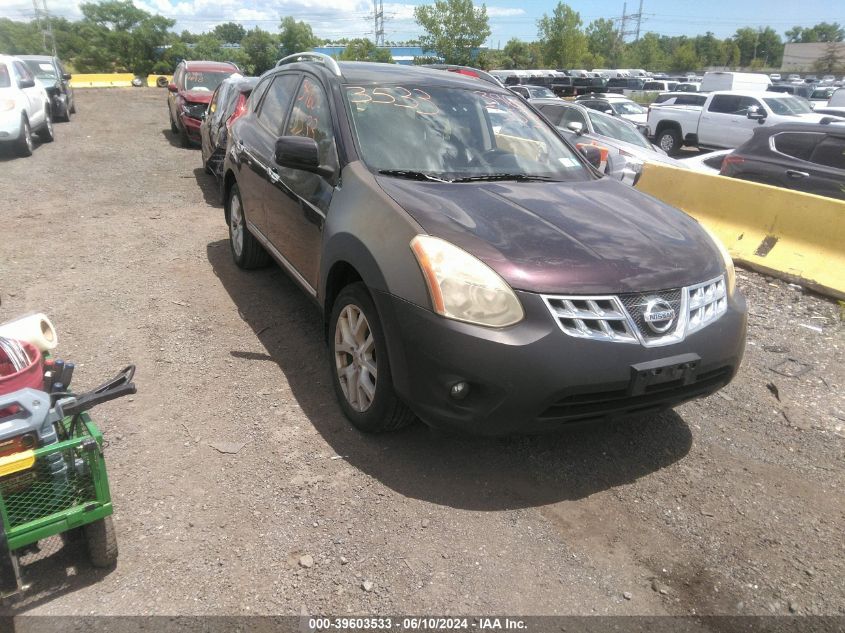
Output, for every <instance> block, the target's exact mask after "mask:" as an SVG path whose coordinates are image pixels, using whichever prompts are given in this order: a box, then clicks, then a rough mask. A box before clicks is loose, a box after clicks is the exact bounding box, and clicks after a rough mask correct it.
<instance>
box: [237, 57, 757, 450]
mask: <svg viewBox="0 0 845 633" xmlns="http://www.w3.org/2000/svg"><path fill="white" fill-rule="evenodd" d="M494 112H495V113H496V116H497V120H498V122H499V124H498V126H494V125H493V123H492V118H491V113H494ZM585 154H590V152H585ZM223 173H224V182H223V197H224V202H225V204H224V209H225V217H226V220H227V223H228V226H229V235H230V244H231V251H232V256H233V258H234V261H235V263H236V264H237V265H238V266H240V267H242V268H255V267H258V266H263V265H265V264H267V263H268V262H269V261H270V260H271V259H273V260H275V261H276V262H278V263H279V264H280V265H281V266H282V267H283V268H284V269H285V270H286V271H287V272H288V273H289V274H290V276H291V277H292V278H293V279H294V280H295V281H296V282H297V283H298V284H299V286H301V287H302V289H303V290H304V291H305V293H307V294H308V295H309V296H310V297H312V298H313V299H314V300H315V301H316V303H317V304H318V306H319V307H320V309H321V311H322V314H323V318H324V320H325V328H326V334H327V340H328V345H329V348H330V353H329V364H330V367H331V375H332V380H333V385H334V391H335V393H336V396H337V398H338V400H339V402H340V406H341V408H342V409H343V411H344V413H345V415H346V416H347V417H348V418H349V420H350V421H351V422H352V423H353V424H354V425H355V426H356V427H358V428H359V429H361V430H364V431H370V432H377V431H387V430H391V429H395V428H397V427H399V426H401V425H403V424H405V423H407V422H409V421H410V420H412V419H414V416H417V417H419V418H421V419H422V420H423V421H424V422H426V423H427V424H429V425H432V426H447V427H453V428H458V429H463V430H466V431H470V432H473V433H478V434H509V433H514V432H536V431H543V430H554V429H559V428H562V427H563V426H565V425H567V424H569V423H573V422H581V421H587V420H603V419H608V418H613V417H616V416H620V415H624V414H629V413H633V412H642V411H648V410H659V409H662V408H666V407H672V406H675V405H677V404H680V403H681V402H684V401H686V400H690V399H693V398H698V397H702V396H706V395H708V394H711V393H713V392H714V391H716V390H718V389H719V388H721V387H723V386H724V385H726V384H727V383H728V382H729V381H730V380H731V378H732V377H733V376H734V374H735V373H736V371H737V368H738V367H739V363H740V360H741V358H742V354H743V349H744V343H745V328H746V306H745V300H744V299H743V297H742V296H741V295H740V293H739V292H738V291H737V290H736V282H735V274H734V267H733V264H732V262H731V259H730V257H729V256H728V255H727V253H726V251H725V250H724V248H723V247H722V246H721V245H720V244H719V243H718V242H717V241H716V240H715V239H714V238H713V237H711V236H710V235H709V234H708V232H707V231H706V230H705V229H703V228H702V227H701V226H700V225H699V224H698V222H696V221H695V220H694V219H692V218H690V217H689V216H687V215H686V214H684V213H682V212H681V211H678V210H677V209H674V208H672V207H669V206H667V205H666V204H664V203H662V202H660V201H658V200H655V199H654V198H651V197H649V196H648V195H645V194H643V193H640V192H638V191H636V190H633V189H631V188H630V187H627V186H625V185H623V184H621V183H620V182H618V181H615V180H612V179H610V178H606V177H602V175H601V174H600V173H599V172H598V171H597V170H595V169H594V168H593V167H592V166H591V164H590V162H588V160H586V157H585V155H582V154H581V153H579V151H578V150H576V149H575V148H574V147H573V146H572V145H570V144H569V143H568V142H567V141H565V140H564V138H563V137H562V136H561V135H560V133H559V132H558V131H557V130H556V129H555V128H554V126H552V125H551V124H550V123H549V122H548V121H546V120H545V119H544V118H543V117H542V116H541V115H540V114H539V113H537V112H536V110H534V109H533V108H532V107H531V106H530V105H528V104H526V103H525V102H524V101H523V100H522V99H520V98H519V97H517V96H516V95H514V94H513V93H511V92H509V91H508V90H506V89H504V88H502V87H499V86H497V85H494V84H493V83H488V82H485V81H483V80H482V79H479V78H473V77H468V76H464V75H460V74H456V73H448V72H442V71H439V70H433V69H426V68H418V67H417V68H414V67H406V66H398V65H390V64H374V63H365V62H347V63H338V62H336V61H335V60H333V59H331V58H329V57H326V56H322V55H319V54H315V53H301V54H297V55H293V56H290V57H288V58H285V59H283V60H281V61H280V62H279V65H278V66H277V67H276V68H275V69H273V70H271V71H269V72H268V73H266V74H265V75H263V76H262V78H261V80H260V81H259V83H258V85H257V86H256V87H255V89H254V90H253V92H252V95H251V97H250V102H249V105H248V111H247V112H246V113H245V114H244V115H243V116H241V117H240V118H239V119H238V120H237V121H236V122H235V123H234V125H233V126H232V129H231V131H230V137H229V145H228V151H227V153H226V158H225V162H224V170H223Z"/></svg>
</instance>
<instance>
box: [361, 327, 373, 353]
mask: <svg viewBox="0 0 845 633" xmlns="http://www.w3.org/2000/svg"><path fill="white" fill-rule="evenodd" d="M374 346H375V341H374V340H373V333H372V332H370V333H369V334H367V339H366V340H365V341H364V342H363V343H362V344H361V353H362V354H365V355H372V352H373V348H374Z"/></svg>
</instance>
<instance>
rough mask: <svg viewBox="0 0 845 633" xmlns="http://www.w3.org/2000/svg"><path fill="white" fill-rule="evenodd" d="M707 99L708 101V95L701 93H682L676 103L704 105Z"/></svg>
mask: <svg viewBox="0 0 845 633" xmlns="http://www.w3.org/2000/svg"><path fill="white" fill-rule="evenodd" d="M705 101H707V97H703V96H701V95H681V96H680V97H678V98H677V100H676V101H675V103H676V104H677V105H704V102H705Z"/></svg>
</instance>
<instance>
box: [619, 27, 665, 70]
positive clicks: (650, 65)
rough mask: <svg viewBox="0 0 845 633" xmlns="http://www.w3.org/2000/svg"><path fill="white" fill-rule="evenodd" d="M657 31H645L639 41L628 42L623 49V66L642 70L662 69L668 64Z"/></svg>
mask: <svg viewBox="0 0 845 633" xmlns="http://www.w3.org/2000/svg"><path fill="white" fill-rule="evenodd" d="M661 44H662V42H661V40H660V36H659V35H657V33H646V34H645V35H643V36H642V37H641V38H640V39H639V41H637V42H633V43H631V44H628V48H627V50H626V51H625V58H624V59H625V66H628V67H630V68H643V69H644V70H651V71H655V70H663V69H665V68H666V66H667V64H668V55H667V53H666V52H665V51H664V50H663V46H662V45H661Z"/></svg>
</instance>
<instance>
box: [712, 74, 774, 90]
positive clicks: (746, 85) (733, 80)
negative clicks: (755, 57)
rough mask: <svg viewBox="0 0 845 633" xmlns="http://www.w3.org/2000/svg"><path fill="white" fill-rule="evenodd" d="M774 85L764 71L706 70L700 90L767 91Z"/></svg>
mask: <svg viewBox="0 0 845 633" xmlns="http://www.w3.org/2000/svg"><path fill="white" fill-rule="evenodd" d="M771 85H772V80H771V79H770V78H769V76H768V75H764V74H763V73H733V72H722V71H714V72H706V73H704V79H702V80H701V86H700V87H699V92H715V91H716V90H751V91H755V92H756V91H759V92H763V91H765V90H766V89H767V88H768V87H769V86H771Z"/></svg>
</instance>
